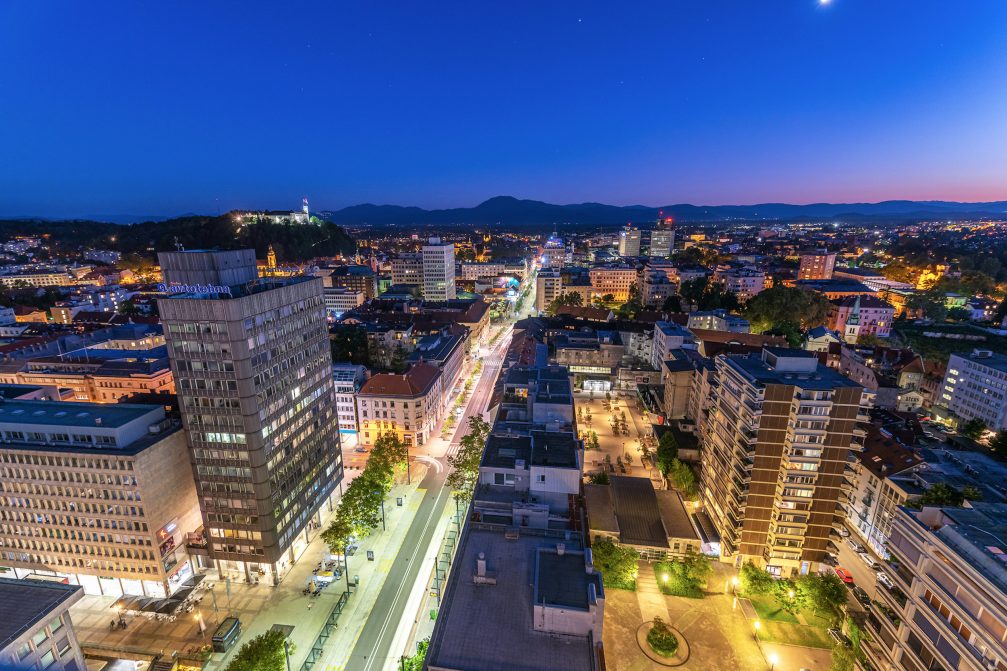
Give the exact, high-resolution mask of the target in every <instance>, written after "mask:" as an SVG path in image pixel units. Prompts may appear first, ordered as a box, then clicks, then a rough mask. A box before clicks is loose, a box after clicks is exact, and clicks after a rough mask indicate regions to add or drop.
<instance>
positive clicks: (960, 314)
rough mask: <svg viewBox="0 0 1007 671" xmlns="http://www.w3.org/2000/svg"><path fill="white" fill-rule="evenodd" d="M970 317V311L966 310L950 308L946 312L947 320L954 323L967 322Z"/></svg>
mask: <svg viewBox="0 0 1007 671" xmlns="http://www.w3.org/2000/svg"><path fill="white" fill-rule="evenodd" d="M971 317H972V311H971V310H969V309H968V308H951V309H950V310H948V315H947V318H948V319H950V320H952V321H956V322H967V321H968V320H969V319H970V318H971Z"/></svg>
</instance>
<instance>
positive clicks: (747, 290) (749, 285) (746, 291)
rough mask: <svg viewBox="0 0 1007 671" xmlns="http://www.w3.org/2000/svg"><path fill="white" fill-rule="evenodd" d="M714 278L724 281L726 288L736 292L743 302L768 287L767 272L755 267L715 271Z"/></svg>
mask: <svg viewBox="0 0 1007 671" xmlns="http://www.w3.org/2000/svg"><path fill="white" fill-rule="evenodd" d="M714 278H715V279H717V280H718V281H720V282H722V283H723V285H724V288H725V289H727V290H728V291H730V292H731V293H733V294H736V295H737V296H738V300H739V301H741V302H742V303H744V302H746V301H747V300H748V299H750V298H751V297H752V296H756V295H758V294H760V293H762V291H764V290H765V288H766V273H764V272H762V271H761V270H755V269H754V268H738V269H730V270H725V271H720V270H718V271H717V272H715V273H714Z"/></svg>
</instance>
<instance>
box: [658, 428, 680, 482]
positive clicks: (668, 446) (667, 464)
mask: <svg viewBox="0 0 1007 671" xmlns="http://www.w3.org/2000/svg"><path fill="white" fill-rule="evenodd" d="M654 459H655V462H656V463H655V465H656V466H657V468H658V470H660V471H661V474H662V475H664V476H665V477H667V476H668V475H669V474H670V473H671V469H672V466H673V465H674V463H675V462H676V461H677V460H678V441H677V440H675V434H673V433H672V432H671V431H670V430H668V431H665V432H664V433H663V434H661V440H660V441H658V443H657V454H656V455H655V457H654Z"/></svg>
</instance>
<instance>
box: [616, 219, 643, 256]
mask: <svg viewBox="0 0 1007 671" xmlns="http://www.w3.org/2000/svg"><path fill="white" fill-rule="evenodd" d="M619 256H640V229H639V228H633V227H632V226H630V225H629V224H626V228H624V229H622V230H621V231H619Z"/></svg>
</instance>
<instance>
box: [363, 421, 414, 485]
mask: <svg viewBox="0 0 1007 671" xmlns="http://www.w3.org/2000/svg"><path fill="white" fill-rule="evenodd" d="M372 463H373V464H374V468H380V469H381V473H383V474H385V473H387V474H391V473H394V471H395V470H396V469H398V470H399V471H400V472H401V471H405V469H406V468H407V466H408V464H409V447H408V446H407V445H406V444H405V443H404V442H402V439H401V438H399V437H398V434H394V433H384V434H382V435H381V436H379V437H378V439H377V440H375V441H374V448H373V449H372V450H371V456H370V459H368V460H367V466H368V467H370V466H371V464H372ZM389 479H390V478H389ZM388 487H389V489H390V487H391V483H389V485H388Z"/></svg>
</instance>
